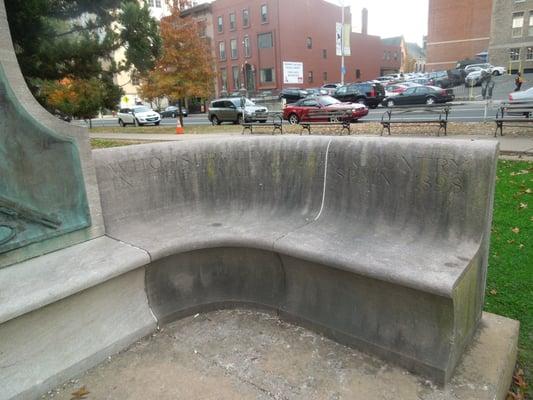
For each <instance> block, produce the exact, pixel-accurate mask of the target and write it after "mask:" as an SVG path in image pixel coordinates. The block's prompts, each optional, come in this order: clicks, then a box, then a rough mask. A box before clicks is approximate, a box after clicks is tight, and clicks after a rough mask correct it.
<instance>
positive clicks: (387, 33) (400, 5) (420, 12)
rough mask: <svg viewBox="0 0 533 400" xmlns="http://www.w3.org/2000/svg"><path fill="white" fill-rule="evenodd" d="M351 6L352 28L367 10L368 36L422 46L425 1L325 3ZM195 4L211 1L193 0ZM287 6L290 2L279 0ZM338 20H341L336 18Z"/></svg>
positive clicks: (336, 0) (357, 28)
mask: <svg viewBox="0 0 533 400" xmlns="http://www.w3.org/2000/svg"><path fill="white" fill-rule="evenodd" d="M326 1H329V2H331V3H335V4H338V5H339V4H341V2H342V1H344V4H345V5H346V6H350V7H351V9H352V15H353V21H352V24H353V27H352V29H353V30H354V31H356V32H360V31H361V10H362V9H363V7H366V8H367V9H368V33H369V34H371V35H378V36H381V37H382V38H386V37H392V36H400V35H403V36H404V37H405V39H406V40H407V41H408V42H416V43H418V44H419V45H422V36H424V35H426V34H427V27H428V0H326ZM196 2H197V3H206V2H209V3H210V2H211V0H196ZM283 2H286V3H287V5H288V6H290V0H282V3H283ZM339 19H340V18H339Z"/></svg>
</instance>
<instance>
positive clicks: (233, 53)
mask: <svg viewBox="0 0 533 400" xmlns="http://www.w3.org/2000/svg"><path fill="white" fill-rule="evenodd" d="M229 47H230V50H231V58H232V59H233V60H235V59H236V58H237V57H238V56H239V53H238V51H237V39H231V40H230V42H229Z"/></svg>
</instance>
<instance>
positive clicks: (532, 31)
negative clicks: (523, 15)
mask: <svg viewBox="0 0 533 400" xmlns="http://www.w3.org/2000/svg"><path fill="white" fill-rule="evenodd" d="M528 22H529V26H528V31H527V35H528V36H533V11H530V12H529V21H528Z"/></svg>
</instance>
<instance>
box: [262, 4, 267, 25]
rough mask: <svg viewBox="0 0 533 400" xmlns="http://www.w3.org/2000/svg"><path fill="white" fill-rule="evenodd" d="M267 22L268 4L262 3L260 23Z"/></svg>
mask: <svg viewBox="0 0 533 400" xmlns="http://www.w3.org/2000/svg"><path fill="white" fill-rule="evenodd" d="M267 22H268V6H267V5H266V4H263V5H262V6H261V23H262V24H265V23H267Z"/></svg>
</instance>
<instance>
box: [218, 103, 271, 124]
mask: <svg viewBox="0 0 533 400" xmlns="http://www.w3.org/2000/svg"><path fill="white" fill-rule="evenodd" d="M207 117H208V118H209V121H211V123H212V124H213V125H220V124H221V123H222V122H233V123H235V124H242V123H243V122H256V121H259V122H262V123H264V122H266V120H267V118H268V108H266V107H264V106H258V105H257V104H255V103H254V102H253V101H252V100H250V99H247V98H246V97H240V98H237V97H228V98H224V99H217V100H213V101H212V102H211V103H210V105H209V112H208V114H207Z"/></svg>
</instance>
